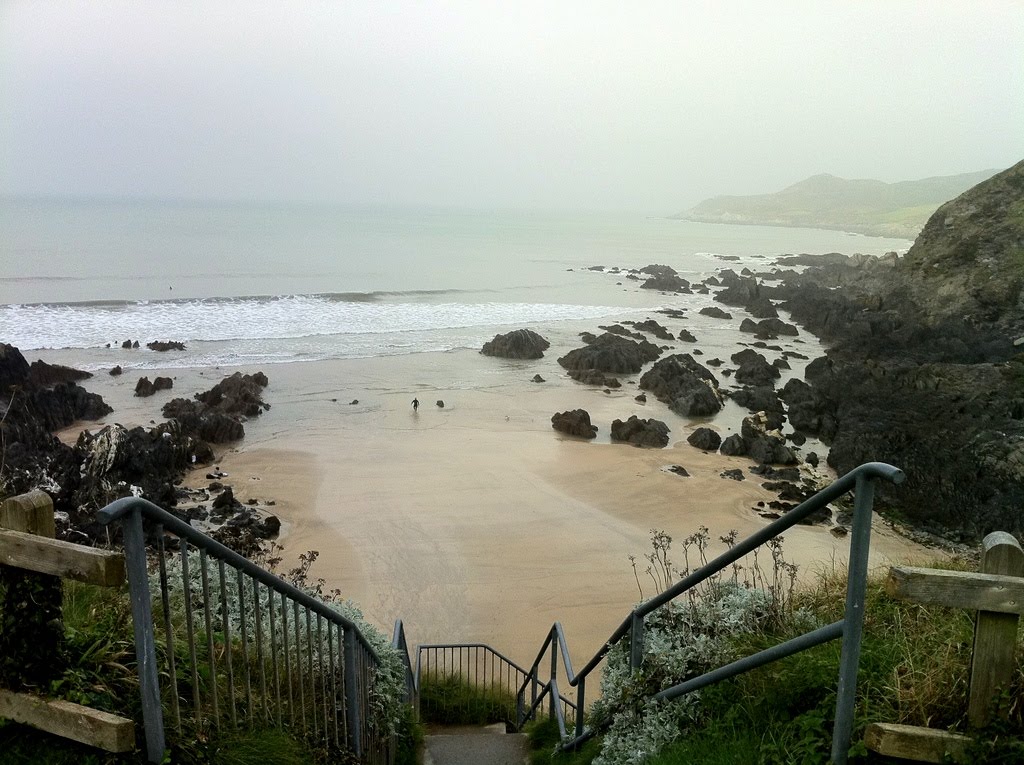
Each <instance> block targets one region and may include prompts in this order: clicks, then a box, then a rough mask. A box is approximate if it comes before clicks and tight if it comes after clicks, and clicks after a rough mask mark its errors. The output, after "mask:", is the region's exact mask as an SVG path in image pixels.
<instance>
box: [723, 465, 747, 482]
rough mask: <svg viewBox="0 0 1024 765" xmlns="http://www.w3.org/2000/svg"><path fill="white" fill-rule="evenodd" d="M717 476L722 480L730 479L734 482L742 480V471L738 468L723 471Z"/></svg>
mask: <svg viewBox="0 0 1024 765" xmlns="http://www.w3.org/2000/svg"><path fill="white" fill-rule="evenodd" d="M719 475H720V476H721V477H722V478H731V479H732V480H734V481H742V480H744V475H743V471H742V470H740V469H739V468H730V469H729V470H723V471H722V472H721V473H719Z"/></svg>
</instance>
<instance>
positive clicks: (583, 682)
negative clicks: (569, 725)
mask: <svg viewBox="0 0 1024 765" xmlns="http://www.w3.org/2000/svg"><path fill="white" fill-rule="evenodd" d="M586 703H587V678H586V676H585V675H584V676H583V677H581V678H580V682H579V685H577V686H576V738H579V737H580V736H582V735H583V710H584V708H585V707H586Z"/></svg>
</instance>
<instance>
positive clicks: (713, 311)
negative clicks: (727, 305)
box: [697, 305, 732, 319]
mask: <svg viewBox="0 0 1024 765" xmlns="http://www.w3.org/2000/svg"><path fill="white" fill-rule="evenodd" d="M697 313H700V314H703V315H704V316H710V317H711V318H713V319H731V318H732V314H731V313H729V312H728V311H723V310H722V309H721V308H718V307H717V306H713V305H711V306H708V307H707V308H701V309H700V310H699V311H698V312H697Z"/></svg>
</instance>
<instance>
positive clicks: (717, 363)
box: [707, 358, 724, 367]
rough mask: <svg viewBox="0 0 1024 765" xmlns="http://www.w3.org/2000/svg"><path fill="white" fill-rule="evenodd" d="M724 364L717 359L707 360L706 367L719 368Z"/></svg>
mask: <svg viewBox="0 0 1024 765" xmlns="http://www.w3.org/2000/svg"><path fill="white" fill-rule="evenodd" d="M723 363H724V362H723V361H722V360H721V359H719V358H714V359H708V361H707V365H708V366H709V367H720V366H722V364H723Z"/></svg>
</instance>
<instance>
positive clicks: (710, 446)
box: [686, 428, 722, 452]
mask: <svg viewBox="0 0 1024 765" xmlns="http://www.w3.org/2000/svg"><path fill="white" fill-rule="evenodd" d="M686 442H687V443H688V444H690V446H695V447H697V448H698V449H703V450H704V451H706V452H716V451H718V447H719V446H721V445H722V437H721V436H720V435H718V432H717V431H714V430H712V429H711V428H697V429H696V430H695V431H693V432H692V433H691V434H690V435H689V437H688V438H687V439H686Z"/></svg>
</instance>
